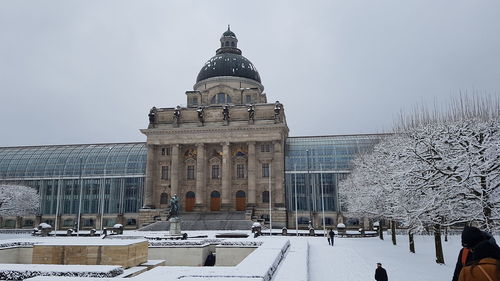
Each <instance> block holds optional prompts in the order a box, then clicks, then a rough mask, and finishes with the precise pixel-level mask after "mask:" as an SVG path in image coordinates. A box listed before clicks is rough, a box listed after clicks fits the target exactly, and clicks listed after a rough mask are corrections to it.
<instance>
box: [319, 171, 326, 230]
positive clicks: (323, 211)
mask: <svg viewBox="0 0 500 281" xmlns="http://www.w3.org/2000/svg"><path fill="white" fill-rule="evenodd" d="M319 167H320V173H321V174H320V182H321V183H320V184H321V212H322V213H323V236H326V226H325V197H324V195H323V166H322V165H321V164H320V165H319Z"/></svg>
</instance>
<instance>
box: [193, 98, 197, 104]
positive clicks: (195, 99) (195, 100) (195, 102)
mask: <svg viewBox="0 0 500 281" xmlns="http://www.w3.org/2000/svg"><path fill="white" fill-rule="evenodd" d="M192 101H193V105H198V98H197V97H193V99H192Z"/></svg>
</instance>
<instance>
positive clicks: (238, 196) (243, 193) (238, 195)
mask: <svg viewBox="0 0 500 281" xmlns="http://www.w3.org/2000/svg"><path fill="white" fill-rule="evenodd" d="M236 198H245V191H243V190H238V191H237V192H236Z"/></svg>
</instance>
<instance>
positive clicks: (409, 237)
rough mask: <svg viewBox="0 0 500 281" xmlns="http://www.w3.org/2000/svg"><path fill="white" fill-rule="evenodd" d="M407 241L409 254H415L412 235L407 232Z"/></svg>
mask: <svg viewBox="0 0 500 281" xmlns="http://www.w3.org/2000/svg"><path fill="white" fill-rule="evenodd" d="M408 241H409V243H410V252H412V253H415V240H414V239H413V233H412V232H411V230H410V231H408Z"/></svg>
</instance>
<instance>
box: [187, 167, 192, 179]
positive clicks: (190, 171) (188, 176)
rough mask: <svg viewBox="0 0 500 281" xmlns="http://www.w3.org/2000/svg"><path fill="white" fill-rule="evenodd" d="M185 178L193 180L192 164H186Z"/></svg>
mask: <svg viewBox="0 0 500 281" xmlns="http://www.w3.org/2000/svg"><path fill="white" fill-rule="evenodd" d="M187 179H188V180H194V166H187Z"/></svg>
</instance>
